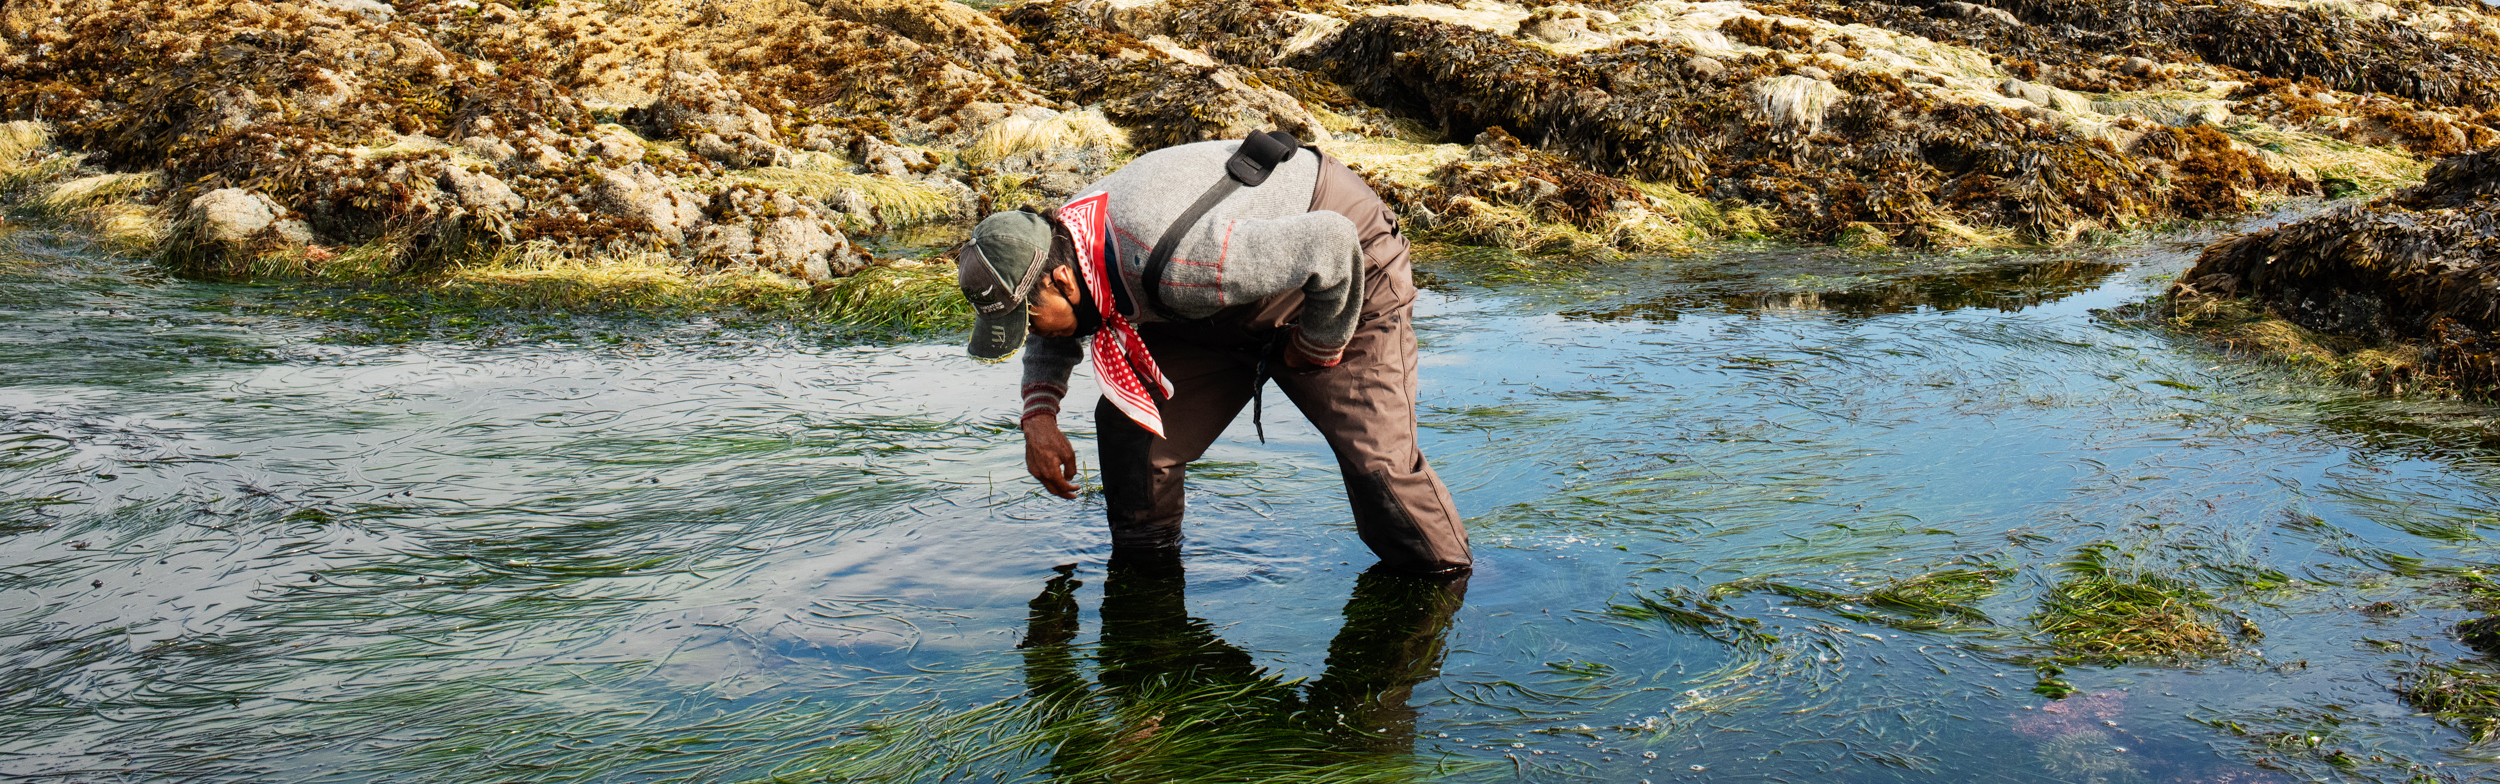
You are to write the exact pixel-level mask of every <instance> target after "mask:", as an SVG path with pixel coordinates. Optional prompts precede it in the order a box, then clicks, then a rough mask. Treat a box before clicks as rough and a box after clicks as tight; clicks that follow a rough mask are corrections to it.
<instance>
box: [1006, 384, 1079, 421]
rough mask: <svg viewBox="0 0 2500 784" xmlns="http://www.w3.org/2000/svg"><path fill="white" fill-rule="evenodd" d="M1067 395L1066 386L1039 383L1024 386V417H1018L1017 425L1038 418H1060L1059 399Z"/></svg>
mask: <svg viewBox="0 0 2500 784" xmlns="http://www.w3.org/2000/svg"><path fill="white" fill-rule="evenodd" d="M1067 395H1068V386H1067V385H1066V384H1052V383H1047V382H1037V383H1032V384H1026V385H1024V416H1021V417H1017V418H1016V423H1017V424H1023V423H1024V420H1027V419H1032V418H1034V417H1037V416H1046V417H1057V416H1059V399H1060V398H1063V397H1067Z"/></svg>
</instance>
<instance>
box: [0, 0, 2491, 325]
mask: <svg viewBox="0 0 2500 784" xmlns="http://www.w3.org/2000/svg"><path fill="white" fill-rule="evenodd" d="M2495 77H2500V15H2495V14H2493V13H2490V9H2488V8H2487V7H2485V6H2483V5H2481V4H2479V3H2473V2H2467V3H2459V4H2442V3H2436V2H2423V1H2421V0H2406V2H2401V3H2395V4H2390V3H2383V2H2362V1H2361V0H2226V2H2223V3H2220V4H2201V5H2190V4H2187V3H2183V2H2172V1H2171V0H2147V1H2145V2H2128V3H2109V2H2097V3H2086V2H2076V1H2075V0H1996V1H1995V2H1992V3H1987V4H1974V3H1966V2H1936V3H1926V2H1922V1H1921V0H1905V1H1904V2H1902V3H1901V4H1898V5H1895V4H1891V3H1886V2H1852V3H1848V4H1839V3H1832V2H1825V1H1824V0H1773V1H1768V2H1751V3H1748V2H1736V1H1734V0H1729V1H1726V2H1683V1H1682V0H1640V1H1638V2H1634V1H1631V0H1596V1H1595V2H1589V3H1586V4H1572V3H1547V2H1543V0H1524V1H1523V2H1521V3H1518V4H1512V3H1506V2H1499V1H1498V0H1467V1H1466V2H1463V3H1455V4H1450V3H1380V2H1366V1H1364V0H1028V1H1027V2H1021V3H1016V4H1012V5H1004V6H999V7H995V8H988V9H976V8H973V7H970V6H966V5H963V4H959V3H954V2H945V1H943V0H517V1H516V2H486V3H481V2H477V0H395V1H394V2H383V1H382V0H301V1H300V2H262V1H261V0H6V2H5V3H0V116H4V117H5V118H6V119H9V120H13V121H16V122H17V124H15V125H12V126H10V131H9V137H10V139H11V141H8V142H7V144H8V145H12V146H10V147H9V149H5V150H0V157H6V158H9V159H10V160H8V161H0V168H6V169H7V173H5V174H0V191H5V192H6V195H5V197H0V198H5V199H6V201H7V203H8V206H9V209H10V210H11V212H12V213H13V214H16V215H19V216H21V217H24V216H28V215H32V216H37V217H41V218H46V219H53V220H59V221H65V222H67V223H69V224H72V225H75V226H78V227H80V228H82V229H84V230H87V231H90V232H93V233H94V234H96V235H97V236H100V237H102V238H103V239H104V240H105V241H106V243H107V244H108V245H110V246H112V247H114V248H115V249H117V250H119V251H121V252H124V253H128V254H132V255H142V256H146V255H152V256H155V257H157V258H161V259H162V260H164V261H165V262H166V263H167V264H168V265H170V266H171V267H173V268H174V269H176V270H177V271H180V272H183V273H186V274H191V275H195V276H203V277H213V278H229V279H232V278H245V279H250V278H268V277H284V276H328V277H344V278H359V277H362V278H371V277H376V276H406V275H446V274H449V275H461V274H472V275H474V274H485V273H487V272H494V273H497V274H514V273H525V272H527V273H542V272H545V271H547V270H552V269H559V268H563V269H588V268H596V267H599V266H601V265H604V264H608V263H611V262H618V263H623V262H630V263H632V264H634V265H637V266H639V267H641V268H670V269H675V270H679V271H680V272H682V274H685V275H695V276H703V275H713V276H717V275H725V274H726V275H746V276H758V277H761V278H765V279H771V280H779V281H785V282H786V283H788V285H791V286H800V287H805V286H816V287H823V286H827V285H832V284H834V283H835V282H837V281H840V280H842V279H845V278H847V277H849V276H853V275H855V274H857V273H859V272H861V271H864V270H869V269H872V268H879V267H883V268H889V269H892V270H895V272H894V273H893V274H897V275H904V276H918V277H923V278H930V279H932V280H934V279H935V278H936V277H937V276H939V275H940V274H941V272H942V271H940V270H935V269H915V267H917V266H918V265H920V262H918V261H915V260H914V259H913V258H911V257H913V256H925V255H926V253H927V251H926V249H927V248H930V247H936V246H943V245H945V244H947V243H949V242H951V241H952V240H953V239H954V238H955V237H957V236H959V235H960V234H961V232H962V231H963V230H964V228H965V227H966V226H968V225H969V223H970V222H971V221H972V220H974V219H976V218H977V217H978V216H979V215H981V214H984V213H985V212H987V211H990V210H995V209H1003V208H1010V207H1015V206H1019V205H1027V204H1050V203H1054V202H1056V201H1058V200H1060V199H1063V198H1065V197H1067V196H1069V195H1071V194H1072V193H1073V192H1074V191H1075V189H1077V188H1079V187H1081V186H1082V185H1083V184H1084V183H1086V182H1088V181H1090V180H1092V179H1093V178H1095V177H1098V176H1100V175H1101V174H1103V173H1104V172H1106V171H1108V170H1109V169H1111V168H1113V167H1115V166H1117V165H1118V163H1120V162H1121V161H1123V160H1125V159H1126V158H1128V157H1130V156H1133V155H1135V154H1136V153H1138V152H1140V151H1143V150H1148V149H1153V148H1155V147H1160V146H1164V145H1169V144H1177V143H1183V142H1191V141H1199V140H1204V139H1217V138H1237V137H1239V136H1241V135H1242V134H1244V133H1246V132H1248V131H1250V130H1252V129H1266V128H1275V129H1282V130H1285V131H1288V132H1291V133H1294V134H1295V135H1297V136H1299V137H1301V138H1304V139H1306V140H1309V141H1313V142H1316V143H1318V144H1319V145H1320V146H1321V147H1323V148H1324V149H1326V150H1328V151H1329V152H1331V153H1332V154H1335V155H1337V156H1339V157H1340V158H1342V159H1344V160H1346V161H1348V162H1349V163H1350V164H1351V165H1353V166H1354V167H1355V168H1356V169H1357V170H1358V171H1361V172H1362V173H1363V174H1364V175H1365V176H1366V177H1367V178H1368V179H1370V180H1371V181H1372V183H1373V184H1374V186H1375V187H1376V188H1378V189H1379V190H1380V191H1381V192H1382V193H1383V194H1384V195H1386V196H1387V197H1388V198H1389V199H1390V200H1391V201H1392V202H1393V203H1394V204H1395V205H1396V206H1397V207H1398V208H1399V209H1400V210H1401V212H1402V214H1403V215H1404V216H1405V218H1406V219H1407V221H1408V223H1409V225H1411V226H1413V227H1414V228H1416V229H1417V230H1419V231H1420V232H1421V233H1423V234H1425V235H1427V236H1430V237H1433V238H1436V239H1440V240H1443V241H1448V242H1457V243H1469V244H1482V245H1495V246H1502V247H1507V248H1513V249H1519V250H1524V251H1531V252H1541V253H1556V254H1568V255H1574V256H1588V255H1606V254H1612V253H1622V252H1657V251H1672V250H1675V249H1679V248H1687V247H1691V246H1694V245H1696V244H1698V243H1705V242H1708V241H1711V240H1713V239H1716V238H1725V237H1777V238H1781V239H1785V240H1791V241H1799V242H1837V243H1841V244H1845V245H1850V246H1854V247H1866V248H1885V247H1893V248H1946V249H1949V248H1956V247H1972V246H2004V245H2056V244H2062V243H2068V242H2074V241H2077V240H2078V239H2082V238H2086V237H2090V236H2095V235H2101V234H2108V233H2121V232H2130V231H2136V230H2141V229H2145V228H2151V227H2158V226H2160V225H2162V224H2165V223H2168V222H2171V221H2177V220H2193V219H2206V218H2216V217H2223V216H2229V215H2232V214H2236V213H2240V212H2243V211H2245V210H2248V209H2250V208H2251V207H2252V206H2254V205H2257V204H2260V203H2264V202H2266V201H2269V200H2277V199H2282V198H2287V197H2292V196H2299V195H2307V194H2323V195H2327V196H2341V195H2345V194H2347V193H2351V192H2357V191H2376V190H2384V189H2387V188H2392V187H2395V186H2397V185H2400V184H2403V183H2406V182H2408V181H2411V180H2413V179H2416V178H2418V177H2419V176H2420V174H2421V172H2422V171H2423V170H2424V168H2425V167H2426V166H2427V164H2426V163H2425V162H2424V161H2425V160H2426V158H2427V157H2428V156H2436V155H2444V154H2452V153H2457V152H2461V151H2465V150H2471V149H2480V148H2483V147H2488V146H2490V145H2492V144H2494V143H2496V142H2500V131H2495V130H2494V128H2495V126H2500V118H2495V116H2494V113H2493V112H2494V109H2495V106H2494V99H2493V94H2492V93H2491V92H2490V91H2489V90H2488V88H2486V87H2484V85H2488V84H2491V83H2493V79H2494V78H2495ZM915 248H916V249H919V250H913V249H915ZM924 282H925V281H924ZM923 288H924V289H926V288H929V287H926V286H924V287H923Z"/></svg>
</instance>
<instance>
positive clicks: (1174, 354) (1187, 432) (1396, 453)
mask: <svg viewBox="0 0 2500 784" xmlns="http://www.w3.org/2000/svg"><path fill="white" fill-rule="evenodd" d="M1311 209H1312V210H1314V211H1320V210H1326V211H1331V212H1336V213H1338V214H1341V215H1344V216H1346V217H1347V218H1348V219H1351V220H1352V221H1353V222H1354V225H1355V227H1356V228H1357V230H1358V231H1360V232H1361V235H1362V238H1363V255H1364V262H1365V274H1364V278H1363V294H1364V297H1363V316H1362V322H1361V324H1360V325H1359V326H1357V327H1356V328H1355V332H1354V339H1353V341H1352V342H1351V343H1349V344H1348V345H1347V346H1346V350H1345V355H1344V358H1343V359H1342V360H1341V361H1339V362H1338V364H1337V365H1336V366H1335V367H1328V368H1315V369H1311V370H1293V369H1290V368H1286V367H1284V366H1283V363H1282V361H1281V360H1280V359H1276V358H1275V357H1276V356H1277V355H1276V354H1275V353H1273V352H1272V350H1271V347H1272V346H1275V345H1277V344H1278V341H1277V338H1278V336H1280V335H1282V334H1284V330H1286V329H1288V328H1289V327H1290V325H1291V324H1292V323H1293V320H1294V318H1295V317H1296V316H1297V315H1299V313H1300V311H1301V306H1302V296H1301V293H1300V292H1298V291H1297V292H1287V293H1284V294H1279V295H1277V296H1274V297H1269V298H1267V299H1265V300H1262V301H1259V302H1256V303H1252V304H1249V305H1241V306H1235V307H1230V308H1225V309H1223V310H1220V311H1217V312H1216V313H1215V315H1214V316H1212V317H1210V318H1208V319H1207V320H1205V321H1203V322H1197V323H1189V324H1167V323H1147V324H1141V325H1139V327H1138V331H1139V333H1140V334H1141V335H1142V336H1143V337H1144V338H1145V340H1146V348H1147V350H1148V351H1149V352H1152V353H1153V355H1154V360H1155V364H1156V365H1158V366H1159V367H1161V368H1162V370H1163V374H1164V377H1165V378H1166V379H1168V380H1170V381H1171V382H1172V388H1173V395H1172V399H1170V400H1168V401H1163V402H1162V403H1161V404H1160V406H1159V408H1160V409H1161V412H1162V414H1163V427H1164V433H1165V436H1166V437H1164V438H1156V437H1155V436H1154V434H1152V433H1149V432H1147V431H1146V430H1145V428H1141V427H1138V426H1137V423H1135V422H1132V421H1130V420H1129V418H1128V416H1127V415H1126V414H1123V413H1121V412H1120V410H1119V409H1118V408H1116V407H1114V406H1112V404H1111V401H1109V400H1108V399H1106V400H1104V401H1102V402H1101V403H1100V404H1099V405H1097V406H1095V408H1094V421H1095V424H1096V428H1097V429H1098V430H1099V431H1100V444H1101V449H1102V466H1103V468H1102V472H1103V495H1104V500H1105V505H1106V506H1107V507H1108V512H1109V517H1110V520H1111V541H1112V545H1113V547H1114V548H1115V549H1132V548H1168V547H1173V546H1176V545H1178V544H1179V542H1180V537H1181V516H1182V511H1183V508H1184V504H1183V500H1182V499H1183V497H1182V492H1181V480H1182V477H1183V476H1184V475H1185V474H1186V472H1187V466H1188V464H1189V463H1190V461H1193V460H1197V459H1198V457H1199V456H1200V455H1202V454H1205V453H1206V450H1207V445H1209V444H1211V443H1214V441H1215V437H1216V436H1217V435H1219V434H1221V433H1222V432H1223V431H1224V428H1225V427H1226V426H1227V425H1229V424H1231V423H1232V421H1233V417H1235V416H1237V415H1239V414H1240V413H1241V408H1242V406H1243V405H1244V404H1246V403H1249V402H1250V399H1251V396H1252V394H1253V393H1254V392H1255V391H1256V390H1257V389H1258V383H1259V380H1258V374H1259V372H1260V370H1261V362H1262V361H1263V360H1264V361H1266V362H1267V363H1268V364H1267V365H1266V367H1267V369H1268V370H1269V372H1271V373H1272V374H1273V378H1274V380H1275V382H1276V385H1277V386H1278V387H1279V388H1281V389H1283V390H1284V391H1285V396H1286V397H1288V398H1290V399H1292V400H1293V404H1294V407H1295V408H1299V409H1301V410H1302V414H1303V416H1305V417H1308V418H1309V419H1310V420H1311V424H1313V425H1315V426H1317V427H1318V428H1319V432H1320V434H1321V435H1323V436H1325V437H1326V438H1327V439H1328V446H1329V448H1330V449H1332V450H1334V451H1335V452H1336V454H1337V465H1338V467H1339V468H1340V469H1341V470H1342V471H1343V472H1344V475H1345V487H1346V500H1347V501H1349V502H1351V503H1352V505H1353V507H1354V526H1355V530H1356V531H1357V532H1358V533H1359V534H1360V535H1361V536H1362V538H1363V543H1364V544H1366V545H1369V546H1370V547H1371V549H1372V552H1373V553H1374V554H1376V555H1378V556H1380V560H1381V563H1382V564H1383V565H1385V566H1388V567H1390V568H1392V569H1398V570H1402V571H1409V572H1435V571H1444V570H1452V569H1463V568H1466V567H1468V566H1470V565H1471V564H1473V563H1474V561H1473V558H1472V557H1471V556H1470V555H1469V554H1468V550H1467V530H1466V527H1465V526H1464V525H1463V524H1461V523H1460V522H1459V519H1458V511H1457V507H1456V505H1455V504H1453V503H1452V502H1451V500H1450V491H1449V489H1448V488H1446V487H1443V486H1442V484H1441V478H1440V476H1439V475H1436V474H1434V473H1433V471H1432V467H1431V466H1430V465H1427V464H1426V463H1425V462H1424V454H1423V451H1422V449H1421V448H1420V447H1419V446H1418V444H1417V442H1416V432H1415V361H1416V354H1415V329H1414V324H1413V323H1412V322H1411V316H1412V313H1413V311H1414V305H1415V281H1414V265H1413V263H1412V262H1411V261H1410V260H1409V259H1408V258H1407V246H1408V243H1407V241H1406V238H1405V237H1403V236H1401V235H1400V234H1399V233H1398V231H1397V224H1396V217H1395V215H1394V214H1393V213H1391V212H1390V211H1389V208H1388V207H1387V206H1386V205H1384V204H1382V203H1381V202H1380V197H1379V196H1377V195H1374V194H1373V193H1372V190H1371V188H1370V187H1369V186H1368V185H1366V184H1364V182H1363V180H1362V178H1361V177H1360V176H1358V175H1356V174H1354V173H1353V172H1352V171H1350V170H1347V169H1346V168H1345V167H1344V166H1343V165H1341V164H1339V163H1337V162H1336V161H1335V160H1333V159H1325V160H1323V162H1322V163H1321V165H1320V178H1319V187H1318V189H1317V191H1316V192H1315V193H1314V194H1313V196H1312V204H1311Z"/></svg>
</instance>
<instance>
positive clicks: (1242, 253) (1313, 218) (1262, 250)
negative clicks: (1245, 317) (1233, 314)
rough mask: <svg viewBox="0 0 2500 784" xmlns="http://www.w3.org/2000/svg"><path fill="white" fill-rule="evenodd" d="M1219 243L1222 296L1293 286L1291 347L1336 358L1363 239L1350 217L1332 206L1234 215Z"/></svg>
mask: <svg viewBox="0 0 2500 784" xmlns="http://www.w3.org/2000/svg"><path fill="white" fill-rule="evenodd" d="M1226 244H1227V245H1229V246H1230V247H1229V252H1228V253H1226V258H1225V264H1224V266H1223V272H1222V279H1221V280H1220V281H1219V283H1220V285H1221V286H1222V288H1223V291H1224V295H1223V301H1225V302H1256V301H1258V300H1260V299H1264V298H1266V297H1267V296H1268V295H1271V294H1275V293H1277V292H1281V291H1288V290H1292V289H1297V288H1298V289H1301V290H1302V297H1303V304H1302V318H1301V320H1300V321H1298V322H1296V323H1295V325H1294V332H1293V340H1292V346H1293V349H1294V350H1296V351H1298V352H1300V353H1301V354H1302V355H1303V357H1304V358H1306V359H1309V360H1310V361H1311V362H1312V364H1316V365H1319V366H1321V367H1329V366H1333V365H1336V364H1337V360H1338V359H1339V358H1341V357H1342V356H1343V355H1344V353H1345V347H1346V344H1347V343H1348V342H1351V341H1352V340H1353V339H1354V327H1355V324H1356V322H1357V321H1358V320H1360V319H1361V317H1362V313H1363V245H1362V242H1361V240H1360V239H1358V238H1357V236H1356V233H1355V228H1354V222H1353V221H1350V220H1346V217H1345V216H1343V215H1339V214H1337V213H1334V212H1305V213H1302V214H1299V215H1293V216H1290V217H1284V218H1275V219H1269V220H1243V221H1235V222H1234V223H1233V225H1232V226H1231V233H1230V236H1229V237H1228V238H1227V241H1226Z"/></svg>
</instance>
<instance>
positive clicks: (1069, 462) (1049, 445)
mask: <svg viewBox="0 0 2500 784" xmlns="http://www.w3.org/2000/svg"><path fill="white" fill-rule="evenodd" d="M1024 470H1025V471H1027V472H1029V473H1031V474H1033V478H1035V479H1039V480H1042V489H1044V490H1049V491H1050V494H1051V495H1055V496H1058V497H1061V498H1075V497H1076V447H1073V446H1069V445H1068V436H1067V434H1065V433H1061V432H1059V419H1058V418H1057V417H1051V416H1036V417H1033V418H1031V419H1027V420H1024Z"/></svg>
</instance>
